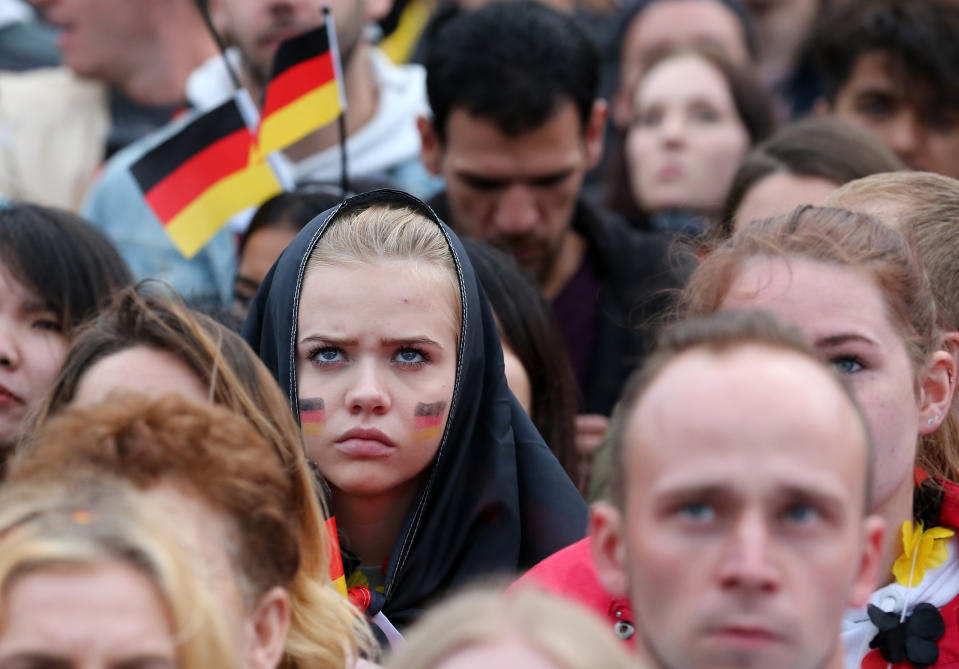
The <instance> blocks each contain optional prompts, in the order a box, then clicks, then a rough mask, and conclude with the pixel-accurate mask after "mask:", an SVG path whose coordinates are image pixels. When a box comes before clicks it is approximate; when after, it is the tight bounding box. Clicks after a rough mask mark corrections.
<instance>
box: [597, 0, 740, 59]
mask: <svg viewBox="0 0 959 669" xmlns="http://www.w3.org/2000/svg"><path fill="white" fill-rule="evenodd" d="M659 2H665V0H625V1H624V2H622V3H621V6H620V9H619V10H618V13H617V16H616V25H617V26H618V29H617V32H616V46H617V49H616V53H617V61H619V60H621V59H622V53H623V46H624V42H625V40H626V34H627V33H628V32H629V29H630V28H632V27H633V21H635V20H636V18H637V17H638V16H639V15H640V14H642V13H643V12H644V11H645V10H646V9H648V8H649V7H650V6H652V5H654V4H657V3H659ZM715 2H716V3H717V4H719V5H722V6H723V7H725V8H727V9H728V10H729V11H730V12H732V13H733V15H734V16H735V17H736V20H737V21H739V27H740V28H742V30H743V40H744V41H745V43H746V49H747V51H748V52H749V55H750V56H751V57H752V58H755V57H756V54H757V52H758V50H759V47H758V44H757V41H756V27H755V26H754V25H753V21H752V18H751V17H750V14H749V7H747V6H746V3H745V2H743V0H715Z"/></svg>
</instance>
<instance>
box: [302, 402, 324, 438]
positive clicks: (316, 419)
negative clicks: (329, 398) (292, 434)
mask: <svg viewBox="0 0 959 669" xmlns="http://www.w3.org/2000/svg"><path fill="white" fill-rule="evenodd" d="M325 424H326V409H325V407H324V405H323V398H321V397H311V398H308V399H305V400H300V425H301V427H302V430H303V434H305V435H307V436H310V437H317V436H319V435H321V434H323V426H324V425H325Z"/></svg>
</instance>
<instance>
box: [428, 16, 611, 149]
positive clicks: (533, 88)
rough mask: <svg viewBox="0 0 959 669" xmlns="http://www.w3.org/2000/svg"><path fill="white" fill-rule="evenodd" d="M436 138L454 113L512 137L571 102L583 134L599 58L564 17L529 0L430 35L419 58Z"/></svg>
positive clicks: (451, 24)
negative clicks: (423, 62) (431, 40)
mask: <svg viewBox="0 0 959 669" xmlns="http://www.w3.org/2000/svg"><path fill="white" fill-rule="evenodd" d="M426 72H427V74H426V90H427V94H428V96H429V103H430V107H431V109H432V111H433V117H434V120H435V128H436V133H437V136H438V137H439V139H440V141H441V142H445V141H446V123H447V120H448V118H449V115H450V113H451V112H452V110H453V109H454V108H461V109H463V110H465V111H466V112H467V113H469V114H470V115H471V116H477V117H480V118H483V119H488V120H490V121H492V122H493V123H494V124H495V125H496V126H497V127H498V128H499V129H500V130H502V131H503V132H504V133H506V134H507V135H510V136H516V135H519V134H522V133H524V132H528V131H530V130H533V129H535V128H538V127H539V126H541V125H542V124H543V123H545V122H546V121H548V120H549V119H550V118H551V117H552V116H553V114H555V113H556V112H557V111H558V110H559V109H560V107H561V106H562V105H563V104H564V103H566V102H572V103H573V104H574V105H575V107H576V110H577V111H578V112H579V116H580V119H581V121H582V123H583V128H584V129H585V127H586V124H587V122H588V120H589V118H590V114H591V112H592V108H593V104H594V102H595V100H596V95H597V88H598V86H599V55H598V54H597V51H596V49H595V47H594V46H593V44H592V42H591V41H590V40H589V38H588V37H587V36H586V35H585V34H584V33H583V31H582V30H581V29H580V28H579V26H577V25H576V23H575V21H574V20H573V19H572V18H571V17H569V16H566V15H565V14H563V13H561V12H558V11H556V10H554V9H551V8H549V7H546V6H544V5H541V4H539V3H537V2H534V1H533V0H523V1H522V2H510V3H506V2H493V3H491V4H489V5H486V6H484V7H482V8H481V9H477V10H475V11H470V12H463V13H462V14H460V15H458V16H456V17H454V18H452V19H450V20H449V22H447V23H446V24H445V25H443V26H442V28H441V29H440V30H438V31H437V34H436V39H435V42H434V43H433V44H432V45H430V48H429V51H428V53H427V56H426Z"/></svg>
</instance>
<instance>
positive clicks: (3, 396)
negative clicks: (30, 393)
mask: <svg viewBox="0 0 959 669" xmlns="http://www.w3.org/2000/svg"><path fill="white" fill-rule="evenodd" d="M12 404H23V400H22V399H20V398H19V397H17V396H16V395H15V394H14V393H13V391H11V390H10V389H9V388H7V387H6V386H4V385H2V384H0V407H5V406H10V405H12Z"/></svg>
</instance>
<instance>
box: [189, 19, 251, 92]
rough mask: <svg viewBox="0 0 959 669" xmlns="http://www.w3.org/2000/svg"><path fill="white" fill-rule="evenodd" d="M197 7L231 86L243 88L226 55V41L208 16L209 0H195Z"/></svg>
mask: <svg viewBox="0 0 959 669" xmlns="http://www.w3.org/2000/svg"><path fill="white" fill-rule="evenodd" d="M196 6H197V9H199V10H200V16H202V17H203V23H204V24H205V25H206V29H207V31H208V32H209V33H210V35H211V36H212V37H213V41H214V42H215V43H216V48H217V49H218V50H219V52H220V57H221V58H222V59H223V66H224V67H226V71H227V72H228V73H229V75H230V80H231V81H232V82H233V87H234V88H236V89H237V90H240V89H242V88H243V85H242V84H241V83H240V77H239V76H237V73H236V70H234V69H233V66H232V65H231V64H230V59H229V58H227V55H226V42H224V41H223V37H221V36H220V33H218V32H217V31H216V26H214V25H213V17H212V16H210V5H209V0H196Z"/></svg>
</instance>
